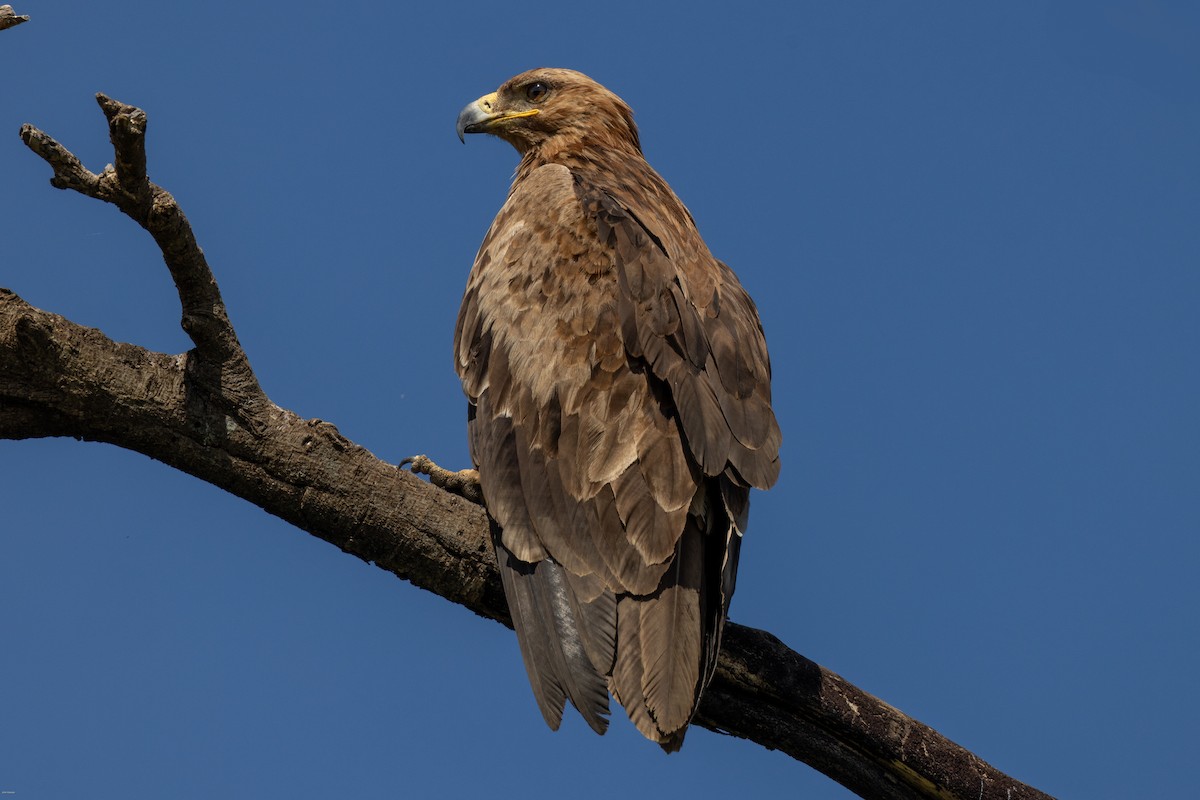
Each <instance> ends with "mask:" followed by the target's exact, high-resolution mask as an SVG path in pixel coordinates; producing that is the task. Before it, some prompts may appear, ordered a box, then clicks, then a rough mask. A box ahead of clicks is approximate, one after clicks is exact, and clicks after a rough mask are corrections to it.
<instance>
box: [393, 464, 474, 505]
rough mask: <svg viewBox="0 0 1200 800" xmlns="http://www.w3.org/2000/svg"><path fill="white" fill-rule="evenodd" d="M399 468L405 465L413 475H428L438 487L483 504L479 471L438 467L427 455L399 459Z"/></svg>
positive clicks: (430, 480)
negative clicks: (455, 470)
mask: <svg viewBox="0 0 1200 800" xmlns="http://www.w3.org/2000/svg"><path fill="white" fill-rule="evenodd" d="M396 466H397V467H399V468H400V469H403V468H404V467H405V466H407V467H408V468H409V471H410V472H412V473H413V474H414V475H428V476H429V482H430V483H432V484H433V485H434V486H436V487H438V488H439V489H444V490H445V491H447V492H450V493H451V494H456V495H458V496H459V497H462V498H464V499H466V500H470V501H471V502H472V503H478V504H480V505H482V504H483V490H482V489H481V488H480V487H479V472H478V470H473V469H460V470H459V471H457V472H454V471H452V470H448V469H446V468H445V467H439V466H438V465H437V464H435V463H434V462H433V459H431V458H430V457H429V456H425V455H419V456H409V457H408V458H404V459H401V460H400V463H399V464H397V465H396Z"/></svg>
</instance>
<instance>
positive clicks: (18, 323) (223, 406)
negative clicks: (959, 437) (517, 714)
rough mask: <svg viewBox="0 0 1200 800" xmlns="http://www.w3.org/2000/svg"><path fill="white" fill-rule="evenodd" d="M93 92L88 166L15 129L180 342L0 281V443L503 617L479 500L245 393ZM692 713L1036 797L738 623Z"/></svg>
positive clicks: (162, 196) (808, 748)
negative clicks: (142, 471)
mask: <svg viewBox="0 0 1200 800" xmlns="http://www.w3.org/2000/svg"><path fill="white" fill-rule="evenodd" d="M0 13H2V10H0ZM97 100H98V102H99V104H100V107H101V110H102V111H103V112H104V115H105V117H106V118H107V120H108V124H109V133H110V138H111V140H112V143H113V147H114V153H115V157H114V165H115V166H110V167H108V168H106V169H105V170H104V171H103V172H101V173H99V174H94V173H92V172H90V171H88V170H87V169H85V168H84V167H83V165H82V164H81V163H80V162H79V160H78V159H77V158H76V157H75V156H74V155H72V154H71V153H70V151H68V150H67V149H66V148H64V147H63V146H61V145H60V144H58V143H57V142H56V141H54V140H53V139H51V138H50V137H49V136H47V135H46V134H45V133H43V132H42V131H40V130H38V129H36V128H34V127H32V126H29V125H26V126H24V127H23V128H22V129H21V137H22V139H23V140H24V141H25V143H26V144H27V145H28V146H29V148H30V149H31V150H33V151H34V152H35V153H36V154H37V155H39V156H40V157H41V158H42V159H44V160H45V161H46V162H47V163H48V164H49V165H50V166H51V167H52V168H53V170H54V176H53V178H52V179H51V184H52V185H54V186H56V187H58V188H60V189H72V190H74V191H77V192H80V193H82V194H85V195H87V196H89V197H93V198H96V199H99V200H104V201H105V202H109V203H113V204H115V205H116V206H118V207H119V208H120V209H121V210H122V211H123V212H124V213H125V214H126V215H128V216H129V217H130V218H131V219H133V220H134V221H135V222H137V223H138V224H139V225H141V226H142V227H143V228H145V229H146V230H147V231H148V232H149V233H150V234H151V235H152V236H153V237H154V239H155V241H156V242H157V244H158V246H159V248H160V249H161V250H162V253H163V258H164V260H165V262H166V265H167V267H168V269H169V270H170V271H171V276H172V278H173V279H174V282H175V285H176V287H177V288H178V290H179V298H180V303H181V307H182V325H183V328H184V330H185V331H186V332H187V333H188V335H189V336H190V337H191V340H192V342H193V344H194V347H193V348H192V349H191V350H189V351H188V352H186V353H183V354H180V355H167V354H162V353H155V352H150V351H148V350H145V349H143V348H140V347H137V346H135V345H130V344H121V343H117V342H113V341H112V340H110V339H109V338H107V337H106V336H105V335H104V334H103V333H101V332H100V331H98V330H95V329H92V328H86V327H83V326H80V325H77V324H75V323H73V322H71V321H69V320H67V319H64V318H63V317H60V316H58V315H55V314H52V313H49V312H47V311H42V310H39V309H36V308H33V307H32V306H30V305H29V304H27V303H25V302H24V301H23V300H21V298H20V297H18V296H17V295H16V294H14V293H13V292H12V291H9V290H7V289H0V438H6V439H27V438H37V437H45V436H72V437H75V438H78V439H82V440H88V441H100V442H108V443H110V444H115V445H117V446H120V447H125V448H128V449H131V450H136V451H137V452H140V453H143V454H145V455H148V456H150V457H152V458H155V459H157V460H159V461H162V462H163V463H165V464H168V465H170V466H173V467H175V468H177V469H180V470H183V471H184V472H187V473H189V474H191V475H194V476H196V477H198V478H200V479H202V480H205V481H208V482H209V483H212V484H214V485H216V486H220V487H221V488H223V489H225V490H227V491H229V492H231V493H233V494H235V495H237V496H239V497H242V498H244V499H246V500H249V501H250V502H252V503H254V504H255V505H258V506H260V507H261V508H263V509H264V510H266V511H268V512H270V513H272V514H275V515H276V516H278V517H280V518H282V519H284V520H287V521H288V522H291V523H292V524H294V525H295V526H296V527H298V528H300V529H301V530H304V531H307V532H308V533H311V534H313V535H314V536H319V537H320V538H322V539H324V540H325V541H328V542H330V543H332V544H334V545H336V546H337V547H339V548H341V549H342V550H343V551H345V552H347V553H351V554H353V555H355V556H358V557H359V558H361V559H363V560H364V561H368V562H371V563H374V564H375V565H376V566H378V567H380V568H381V569H385V570H388V571H389V572H392V573H394V574H395V575H397V576H399V577H401V578H403V579H405V580H409V581H411V582H412V583H414V584H415V585H417V586H420V587H421V588H424V589H428V590H429V591H432V592H436V593H437V594H439V595H441V596H443V597H445V598H446V599H448V600H450V601H452V602H455V603H458V604H459V605H462V606H465V607H466V608H469V609H470V610H472V611H474V612H475V613H477V614H480V615H482V616H485V617H488V618H491V619H495V620H497V621H500V622H502V623H504V624H510V621H509V616H508V610H507V608H506V606H505V601H504V594H503V591H502V590H501V586H500V578H499V574H498V572H497V569H496V564H495V556H494V554H493V551H492V548H491V544H490V538H489V532H488V525H489V521H488V517H487V514H486V513H485V512H484V510H483V509H482V508H481V507H480V506H478V505H476V504H474V503H472V502H469V501H468V500H465V499H463V498H461V497H459V496H456V495H453V494H451V493H449V492H447V491H444V490H442V489H440V488H437V487H435V486H432V485H430V484H429V483H426V482H425V481H422V480H421V479H419V478H417V477H415V476H414V475H412V474H410V473H407V472H403V471H401V470H398V469H397V468H396V467H395V466H394V465H391V464H387V463H385V462H383V461H380V460H379V459H378V458H376V457H375V456H374V455H372V454H371V453H370V452H368V451H367V450H366V449H364V448H362V447H360V446H358V445H356V444H354V443H353V442H350V441H348V440H347V439H346V438H345V437H343V436H341V435H340V434H339V433H338V431H337V428H335V427H334V426H333V425H332V424H330V423H328V422H324V421H322V420H319V419H301V418H300V417H298V416H296V415H295V414H293V413H291V412H290V411H287V410H285V409H282V408H279V407H278V406H276V405H275V404H274V403H272V402H271V401H270V400H269V399H268V398H267V396H266V395H265V394H264V393H263V391H262V388H261V387H260V386H259V384H258V381H257V379H256V378H255V376H254V372H253V370H252V369H251V367H250V362H249V360H248V358H247V357H246V354H245V352H244V351H243V350H242V348H241V345H240V344H239V343H238V340H237V336H236V334H235V332H234V329H233V326H232V325H231V323H230V321H229V317H228V314H227V313H226V310H225V305H224V303H223V302H222V300H221V295H220V292H219V290H218V287H217V283H216V280H215V279H214V277H213V274H212V272H211V270H210V269H209V267H208V264H207V262H206V261H205V259H204V255H203V253H202V252H201V250H200V248H199V246H198V245H197V244H196V240H195V238H194V236H193V235H192V231H191V226H190V225H189V224H188V222H187V219H186V218H185V217H184V215H183V213H182V211H181V210H180V209H179V207H178V205H177V204H176V203H175V200H174V198H172V197H171V195H170V194H169V193H167V192H166V191H164V190H163V189H162V188H160V187H158V186H156V185H154V184H153V183H151V182H150V181H149V180H148V179H147V177H146V151H145V131H146V115H145V114H144V113H143V112H142V111H141V110H139V109H137V108H134V107H132V106H128V105H125V104H123V103H119V102H117V101H114V100H112V99H110V98H108V97H105V96H104V95H98V96H97ZM695 724H698V725H701V726H703V727H706V728H709V729H711V730H715V731H720V732H724V733H728V734H732V735H734V736H738V737H742V738H746V739H750V740H752V741H754V742H757V743H758V744H761V745H762V746H764V747H767V748H770V749H778V750H782V751H783V752H786V753H787V754H789V755H791V756H792V757H794V758H797V759H799V760H801V761H804V762H806V763H808V764H810V765H812V766H813V767H815V768H816V769H818V770H820V771H821V772H823V773H825V774H826V775H828V776H829V777H831V778H833V779H834V780H836V781H838V782H839V783H841V784H843V785H845V786H847V787H848V788H850V789H851V790H852V791H854V792H856V793H857V794H859V795H861V796H862V797H865V798H886V799H887V800H892V799H893V798H894V799H896V800H900V798H963V800H967V798H970V799H971V800H976V799H977V798H979V799H988V798H996V799H997V800H1017V799H1024V798H1047V797H1048V795H1045V794H1043V793H1042V792H1039V791H1037V790H1036V789H1033V788H1031V787H1029V786H1026V785H1024V784H1022V783H1019V782H1017V781H1015V780H1013V779H1012V778H1010V777H1008V776H1006V775H1004V774H1003V773H1001V772H999V771H998V770H996V769H994V768H993V767H991V766H989V765H988V764H987V763H985V762H984V761H982V760H981V759H979V758H978V757H976V756H975V755H973V754H972V753H970V752H968V751H966V750H965V749H963V748H961V747H959V746H958V745H956V744H954V743H953V742H951V741H949V740H948V739H946V738H945V737H943V736H941V735H940V734H938V733H937V732H936V731H934V730H932V729H930V728H928V727H927V726H925V725H922V724H921V723H920V722H917V721H916V720H913V719H911V718H909V717H907V716H905V715H904V714H902V713H901V712H900V711H898V710H896V709H894V708H892V707H891V706H889V705H888V704H887V703H885V702H883V701H881V700H879V699H877V698H875V697H872V696H871V695H869V694H867V693H866V692H864V691H862V690H861V689H858V688H856V687H854V686H852V685H851V684H849V683H848V682H846V681H845V680H843V679H842V678H840V677H838V676H837V675H835V674H833V673H832V672H829V671H828V670H825V669H823V668H821V667H820V666H818V665H817V664H815V663H813V662H812V661H809V660H808V659H806V658H804V657H803V656H801V655H799V654H797V653H795V652H793V651H792V650H790V649H788V648H787V647H786V646H785V645H784V644H783V643H782V642H780V641H779V640H778V639H776V638H775V637H773V636H771V635H770V634H769V633H766V632H764V631H759V630H755V629H753V628H747V627H744V626H741V625H736V624H730V625H729V626H728V627H727V629H726V632H725V639H724V648H723V650H722V652H721V656H720V662H719V665H718V669H717V674H716V677H715V679H714V680H713V682H712V684H711V685H710V687H709V689H708V690H707V692H706V693H705V695H704V698H703V700H702V702H701V706H700V711H699V714H698V716H697V718H696V721H695Z"/></svg>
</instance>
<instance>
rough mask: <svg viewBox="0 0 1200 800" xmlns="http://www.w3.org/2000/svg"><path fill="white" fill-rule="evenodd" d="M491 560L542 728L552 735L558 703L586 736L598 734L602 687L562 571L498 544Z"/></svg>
mask: <svg viewBox="0 0 1200 800" xmlns="http://www.w3.org/2000/svg"><path fill="white" fill-rule="evenodd" d="M496 557H497V560H498V562H499V564H500V565H501V567H500V574H501V577H502V579H503V582H504V593H505V594H506V595H507V596H508V606H509V611H510V612H511V613H512V617H513V627H514V628H515V629H516V632H517V642H518V643H519V644H520V647H521V657H522V658H523V659H524V661H525V670H526V672H527V673H528V674H529V682H530V684H531V685H532V687H533V694H534V697H535V698H536V699H537V704H538V708H540V709H541V711H542V716H543V717H544V718H545V720H546V723H547V724H548V725H549V726H550V727H551V729H553V730H557V729H558V726H559V724H560V723H561V722H562V711H563V706H564V702H565V700H570V701H571V704H572V705H573V706H575V708H576V709H578V710H579V713H580V714H581V715H582V716H583V718H584V719H585V720H586V721H587V723H588V725H589V726H591V728H592V730H594V731H596V733H601V734H602V733H604V732H605V731H606V730H607V729H608V714H609V707H608V687H607V685H606V681H605V678H604V676H603V675H601V674H600V673H599V672H598V671H597V669H596V667H595V666H594V665H593V663H592V659H591V656H589V654H588V648H587V646H586V645H585V642H584V638H583V634H582V633H581V631H580V626H579V620H578V619H577V616H576V610H575V609H576V608H577V607H578V603H577V601H576V600H575V598H574V593H573V591H572V589H571V587H570V584H569V582H568V581H567V578H566V575H565V573H564V571H563V568H562V567H561V566H559V564H557V563H556V562H555V561H553V560H552V559H549V558H547V559H544V560H542V561H539V562H537V563H536V564H527V563H525V562H522V561H520V560H518V559H516V558H514V557H513V555H512V554H511V553H509V552H508V550H507V549H506V548H505V547H504V545H503V544H501V543H500V542H497V543H496Z"/></svg>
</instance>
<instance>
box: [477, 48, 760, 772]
mask: <svg viewBox="0 0 1200 800" xmlns="http://www.w3.org/2000/svg"><path fill="white" fill-rule="evenodd" d="M534 80H537V81H542V82H544V83H545V84H546V85H547V86H548V87H549V91H548V93H547V94H546V96H545V101H544V103H543V104H542V105H540V106H539V108H538V113H536V114H530V113H524V114H523V115H521V116H519V117H514V118H513V119H511V120H506V121H503V122H502V123H500V124H497V125H496V126H495V127H494V129H492V130H491V132H495V133H496V134H497V135H500V136H502V137H503V138H505V139H507V140H508V141H510V142H512V143H513V144H514V145H515V146H516V147H517V149H518V150H519V151H520V152H521V153H522V160H521V165H520V167H519V168H518V171H517V176H516V179H515V180H514V183H513V187H512V189H511V191H510V193H509V197H508V200H507V201H506V203H505V204H504V207H503V208H502V209H501V210H500V212H499V214H498V215H497V217H496V219H495V221H494V222H493V224H492V226H491V228H490V230H489V231H488V233H487V236H486V237H485V238H484V241H483V244H482V245H481V247H480V249H479V254H478V255H477V257H476V260H475V266H474V268H473V269H472V272H471V276H470V278H469V280H468V284H467V289H466V293H465V296H464V298H463V304H462V309H461V311H460V313H459V319H458V325H457V329H456V332H455V362H456V367H457V369H458V372H459V375H460V377H461V378H462V381H463V387H464V389H465V391H466V393H467V395H468V398H469V399H470V401H471V415H470V420H469V425H468V428H469V439H470V446H471V453H472V457H473V459H474V461H475V463H476V465H477V467H478V469H479V473H480V481H481V485H482V489H483V494H484V498H485V500H486V503H487V507H488V510H489V512H490V514H491V515H492V517H493V518H494V519H495V520H496V522H497V524H498V526H499V529H500V532H499V533H498V534H497V535H496V542H495V544H496V552H497V558H498V561H499V565H500V570H501V573H502V575H503V577H504V588H505V593H506V595H507V597H508V601H509V607H510V609H511V611H512V615H513V622H514V625H515V627H516V629H517V636H518V640H519V642H520V645H521V652H522V656H523V658H524V659H525V666H526V670H527V671H528V673H529V677H530V682H531V684H532V686H533V689H534V694H535V696H536V697H537V701H538V705H539V707H540V708H541V710H542V714H543V715H544V716H545V718H546V721H547V722H548V723H549V724H550V725H551V727H557V726H558V724H559V722H560V720H561V717H562V709H563V706H564V705H565V703H566V701H567V700H570V702H571V703H572V704H573V705H575V707H576V708H578V709H579V711H580V712H581V713H582V714H583V716H584V718H585V719H586V720H587V722H588V724H589V725H591V726H592V728H593V729H595V730H597V731H598V732H603V730H604V728H605V726H606V725H607V714H608V703H607V694H606V691H611V692H612V693H613V695H614V696H615V697H616V698H617V700H618V701H619V702H620V703H621V704H622V705H623V706H624V707H625V710H626V713H627V714H628V715H629V718H630V719H631V720H632V721H633V722H634V724H635V725H636V726H637V728H638V729H639V730H640V731H641V732H642V733H643V734H645V735H646V736H647V737H648V738H650V739H652V740H654V741H656V742H659V743H660V744H661V745H662V746H663V747H664V749H667V750H675V749H678V748H679V746H681V744H682V742H683V737H684V734H685V732H686V729H687V725H688V723H689V722H690V720H691V718H692V716H693V715H694V713H695V709H696V706H697V704H698V703H699V698H700V695H701V692H702V691H703V689H704V687H705V686H706V685H707V683H708V681H709V680H711V678H712V674H713V671H714V670H715V668H716V660H717V653H718V650H719V647H720V637H721V629H722V627H723V625H724V621H725V616H726V613H727V611H728V607H729V600H730V597H731V596H732V594H733V589H734V583H735V578H736V571H737V561H738V551H739V548H740V545H741V534H742V532H743V531H744V530H745V527H746V519H747V511H748V507H749V505H748V500H749V490H750V487H752V486H753V487H758V488H767V487H769V486H770V485H771V484H772V483H774V481H775V479H776V477H777V476H778V473H779V446H780V443H781V437H780V433H779V428H778V425H777V424H776V421H775V417H774V414H773V413H772V411H771V405H770V403H771V388H770V377H771V372H770V364H769V361H768V358H767V351H766V344H765V341H764V338H763V333H762V328H761V325H760V324H759V321H758V314H757V311H756V309H755V308H754V304H753V302H752V301H751V300H750V298H749V296H748V295H747V294H746V293H745V291H744V290H743V289H742V287H741V286H740V284H739V283H738V281H737V279H736V277H734V275H733V273H732V271H730V270H729V268H728V267H726V266H725V265H724V264H722V263H721V262H719V261H717V260H716V259H714V258H713V257H712V255H711V254H710V253H709V252H708V249H707V248H706V247H705V245H704V243H703V241H702V240H701V238H700V236H699V233H698V232H697V231H696V228H695V225H694V223H693V221H692V218H691V215H690V214H688V212H687V209H686V208H684V206H683V204H682V203H680V202H679V200H678V198H676V197H675V195H674V193H672V192H671V190H670V188H669V187H668V186H667V184H666V183H665V182H664V181H663V180H662V178H661V177H659V176H658V174H657V173H655V172H654V171H653V170H652V169H651V168H650V166H649V165H648V164H646V162H645V160H644V159H643V158H642V157H641V151H640V147H639V145H638V140H637V132H636V127H634V125H633V121H632V114H631V112H629V109H628V107H627V106H625V104H624V103H622V102H621V101H620V100H619V99H618V98H617V97H616V96H615V95H613V94H612V93H611V92H608V91H607V90H606V89H604V88H603V87H601V86H599V84H596V83H595V82H593V81H591V80H590V79H588V78H586V77H584V76H582V75H579V74H578V73H574V72H570V71H567V70H535V71H533V72H531V73H526V74H525V75H521V76H517V77H516V78H513V79H512V80H511V81H509V82H508V83H506V84H505V85H504V86H503V87H501V89H500V91H499V93H498V94H497V95H496V97H495V98H494V100H493V101H492V102H491V104H490V105H489V106H488V108H489V109H490V110H491V111H494V112H496V113H503V112H504V111H505V110H506V109H511V110H514V111H520V112H527V111H528V107H529V102H528V101H527V100H526V99H525V98H526V95H525V94H524V92H523V87H524V86H525V85H527V84H528V83H529V82H531V81H534ZM469 109H470V107H469ZM464 115H467V116H470V118H471V119H472V120H474V119H475V118H476V116H475V115H476V112H474V111H472V112H471V114H470V115H468V111H467V110H464ZM462 119H463V118H460V124H462V123H461V120H462ZM473 124H474V123H473ZM467 130H468V131H470V130H472V128H469V127H468V128H467Z"/></svg>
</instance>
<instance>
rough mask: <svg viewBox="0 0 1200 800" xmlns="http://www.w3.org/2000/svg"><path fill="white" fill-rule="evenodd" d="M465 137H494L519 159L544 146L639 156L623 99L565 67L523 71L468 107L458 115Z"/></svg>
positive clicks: (633, 127)
mask: <svg viewBox="0 0 1200 800" xmlns="http://www.w3.org/2000/svg"><path fill="white" fill-rule="evenodd" d="M466 133H490V134H493V135H495V136H499V137H500V138H501V139H503V140H505V141H506V142H508V143H509V144H511V145H512V146H513V147H515V148H517V152H519V153H521V154H522V155H524V154H526V153H527V152H528V151H530V150H534V149H541V148H543V147H544V146H545V145H547V144H553V145H554V146H555V149H558V148H559V147H562V148H564V149H573V150H574V149H578V150H584V149H587V148H589V147H597V146H599V147H605V148H609V149H614V148H620V149H630V148H632V149H633V150H634V151H635V152H637V153H639V154H640V153H641V144H640V143H639V141H638V133H637V126H636V125H635V124H634V122H633V111H632V110H631V109H630V108H629V106H628V105H626V104H625V101H623V100H622V99H621V98H619V97H617V96H616V95H615V94H613V93H612V92H610V91H609V90H608V89H605V88H604V87H603V86H601V85H600V84H598V83H596V82H595V81H594V80H592V79H591V78H589V77H588V76H586V75H584V74H583V73H581V72H576V71H574V70H570V69H549V68H542V69H533V70H529V71H528V72H522V73H521V74H520V75H517V76H516V77H514V78H509V79H508V80H507V81H505V82H504V84H503V85H501V87H500V88H499V89H497V90H496V91H494V92H492V93H491V94H486V95H484V96H483V97H481V98H479V99H478V100H476V101H475V102H473V103H468V104H467V107H466V108H464V109H463V110H462V112H461V113H460V114H459V115H458V138H460V139H462V138H463V134H466Z"/></svg>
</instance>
